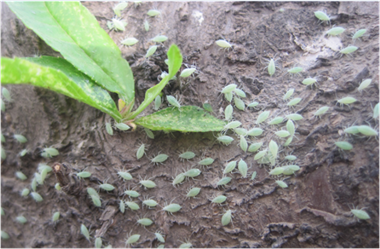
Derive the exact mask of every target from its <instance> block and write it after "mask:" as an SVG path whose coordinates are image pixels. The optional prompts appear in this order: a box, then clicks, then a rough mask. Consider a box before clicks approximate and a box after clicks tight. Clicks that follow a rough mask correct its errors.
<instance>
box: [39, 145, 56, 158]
mask: <svg viewBox="0 0 380 249" xmlns="http://www.w3.org/2000/svg"><path fill="white" fill-rule="evenodd" d="M58 155H59V151H58V150H57V149H55V148H53V147H48V148H44V149H43V152H42V153H41V156H42V157H45V158H52V157H54V156H58Z"/></svg>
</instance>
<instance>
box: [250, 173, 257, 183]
mask: <svg viewBox="0 0 380 249" xmlns="http://www.w3.org/2000/svg"><path fill="white" fill-rule="evenodd" d="M256 175H257V172H256V171H254V172H253V173H252V176H251V180H252V181H253V180H255V178H256Z"/></svg>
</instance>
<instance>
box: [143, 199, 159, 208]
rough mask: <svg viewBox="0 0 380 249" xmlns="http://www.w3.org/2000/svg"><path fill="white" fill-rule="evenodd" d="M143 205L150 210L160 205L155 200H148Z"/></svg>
mask: <svg viewBox="0 0 380 249" xmlns="http://www.w3.org/2000/svg"><path fill="white" fill-rule="evenodd" d="M143 204H144V205H145V206H147V207H149V208H151V207H155V206H157V205H158V203H157V202H156V201H155V200H153V199H146V200H144V201H143Z"/></svg>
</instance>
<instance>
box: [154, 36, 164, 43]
mask: <svg viewBox="0 0 380 249" xmlns="http://www.w3.org/2000/svg"><path fill="white" fill-rule="evenodd" d="M151 40H152V41H154V42H157V43H161V42H165V41H166V40H168V37H167V36H166V35H157V36H155V37H153V38H152V39H151Z"/></svg>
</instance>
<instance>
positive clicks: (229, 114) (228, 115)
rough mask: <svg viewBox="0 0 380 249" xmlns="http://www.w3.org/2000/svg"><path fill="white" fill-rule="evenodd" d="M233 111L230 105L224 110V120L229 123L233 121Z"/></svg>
mask: <svg viewBox="0 0 380 249" xmlns="http://www.w3.org/2000/svg"><path fill="white" fill-rule="evenodd" d="M233 111H234V110H233V107H232V105H228V106H227V107H226V109H225V110H224V119H225V120H227V121H229V120H231V118H232V113H233Z"/></svg>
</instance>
